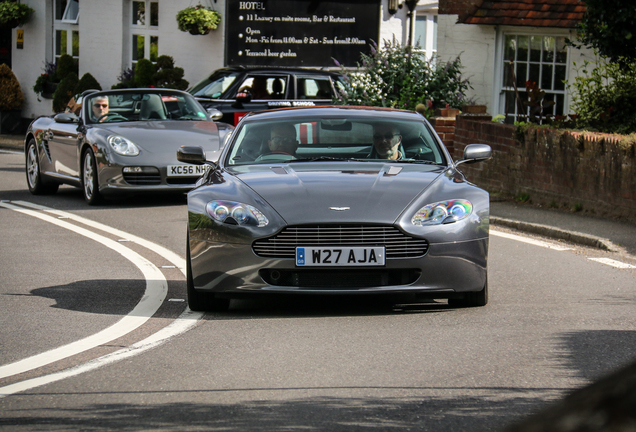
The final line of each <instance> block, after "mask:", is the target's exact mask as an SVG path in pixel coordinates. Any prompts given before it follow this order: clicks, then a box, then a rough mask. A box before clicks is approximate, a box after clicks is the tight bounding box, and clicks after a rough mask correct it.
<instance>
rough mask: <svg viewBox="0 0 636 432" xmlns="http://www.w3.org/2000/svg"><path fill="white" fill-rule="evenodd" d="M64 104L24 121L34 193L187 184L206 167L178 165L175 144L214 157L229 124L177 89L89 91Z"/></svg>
mask: <svg viewBox="0 0 636 432" xmlns="http://www.w3.org/2000/svg"><path fill="white" fill-rule="evenodd" d="M68 110H69V111H70V112H64V113H60V114H57V115H55V116H53V117H40V118H38V119H36V120H34V121H33V122H32V123H31V125H30V126H29V129H28V131H27V134H26V139H25V144H26V145H25V157H26V176H27V184H28V186H29V190H30V191H31V193H33V194H47V193H55V192H57V190H58V187H59V185H60V184H70V185H73V186H77V187H81V188H82V190H83V192H84V198H85V199H86V201H87V202H88V204H96V203H98V202H99V201H101V198H102V196H104V195H107V194H110V193H113V192H151V191H188V190H190V189H192V188H193V187H194V185H195V183H196V181H197V180H198V179H199V178H200V177H201V175H202V174H203V173H204V171H205V169H206V167H205V166H199V167H196V166H192V165H188V164H182V163H180V162H179V161H177V159H176V157H175V152H176V149H177V148H179V146H181V145H183V144H184V143H188V144H192V145H197V146H200V147H202V148H203V149H204V151H205V153H206V157H207V158H208V159H210V160H216V158H217V157H218V155H219V154H220V150H221V147H222V144H223V140H224V139H225V137H226V136H227V135H229V132H231V131H232V130H233V129H234V127H233V126H231V125H228V124H225V123H216V122H214V121H213V119H212V118H211V115H210V114H209V113H207V112H206V111H205V110H204V109H203V107H201V105H200V104H199V103H198V102H197V101H196V100H195V99H194V98H193V97H192V96H191V95H190V94H188V93H186V92H182V91H179V90H169V89H152V88H147V89H125V90H110V91H100V92H96V91H88V92H85V94H84V95H83V96H82V97H81V98H77V100H72V103H71V104H69V108H68ZM218 117H220V113H218Z"/></svg>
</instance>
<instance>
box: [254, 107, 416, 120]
mask: <svg viewBox="0 0 636 432" xmlns="http://www.w3.org/2000/svg"><path fill="white" fill-rule="evenodd" d="M308 116H309V117H311V116H320V117H324V116H334V117H341V116H357V117H368V118H378V117H385V118H386V117H388V118H391V119H393V120H411V121H414V120H415V121H418V120H419V121H421V120H424V117H423V116H422V115H421V114H419V113H417V112H415V111H405V110H399V109H395V108H383V107H367V106H350V105H319V106H315V107H291V108H278V109H270V110H266V111H258V112H251V113H248V114H247V115H246V116H245V117H244V121H245V122H246V123H251V122H261V121H268V120H279V119H288V120H291V119H294V118H300V117H303V118H306V117H308Z"/></svg>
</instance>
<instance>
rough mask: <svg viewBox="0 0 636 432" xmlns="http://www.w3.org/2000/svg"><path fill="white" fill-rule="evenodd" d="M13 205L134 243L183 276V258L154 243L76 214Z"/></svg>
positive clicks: (26, 203) (25, 204)
mask: <svg viewBox="0 0 636 432" xmlns="http://www.w3.org/2000/svg"><path fill="white" fill-rule="evenodd" d="M11 202H12V203H14V204H19V205H21V206H24V207H29V208H33V209H37V210H42V211H45V212H49V213H52V214H55V215H58V216H61V217H65V218H68V219H71V220H74V221H76V222H80V223H82V224H84V225H86V226H90V227H92V228H96V229H98V230H101V231H104V232H107V233H109V234H112V235H115V236H118V237H121V238H124V239H126V240H129V241H132V242H134V243H137V244H138V245H140V246H143V247H145V248H146V249H149V250H151V251H153V252H156V253H157V254H159V255H161V256H162V257H164V258H165V259H167V260H168V261H170V262H171V263H173V264H174V265H175V266H177V268H178V269H179V270H181V272H182V273H183V274H184V275H185V260H184V259H183V258H181V257H180V256H179V255H177V254H176V253H174V252H172V251H171V250H170V249H167V248H165V247H163V246H161V245H158V244H156V243H153V242H151V241H148V240H145V239H142V238H141V237H137V236H135V235H132V234H129V233H127V232H124V231H120V230H118V229H117V228H113V227H110V226H108V225H104V224H101V223H99V222H95V221H92V220H90V219H86V218H83V217H81V216H78V215H76V214H73V213H69V212H65V211H61V210H55V209H52V208H50V207H45V206H41V205H38V204H34V203H30V202H28V201H11Z"/></svg>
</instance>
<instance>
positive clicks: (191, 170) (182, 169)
mask: <svg viewBox="0 0 636 432" xmlns="http://www.w3.org/2000/svg"><path fill="white" fill-rule="evenodd" d="M207 170H208V166H207V165H168V177H199V176H202V175H203V174H205V172H206V171H207Z"/></svg>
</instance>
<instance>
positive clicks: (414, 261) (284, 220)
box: [177, 107, 492, 310]
mask: <svg viewBox="0 0 636 432" xmlns="http://www.w3.org/2000/svg"><path fill="white" fill-rule="evenodd" d="M491 152H492V151H491V149H490V147H489V146H487V145H481V144H471V145H469V146H467V147H466V148H465V151H464V154H463V158H462V159H461V160H458V161H453V160H452V159H451V157H450V155H449V153H448V152H447V150H446V148H445V147H444V145H443V144H442V143H441V141H440V139H439V137H438V136H437V134H436V133H435V131H434V130H433V128H432V127H431V125H430V124H429V123H428V122H427V121H426V119H425V118H424V117H422V116H421V115H420V114H417V113H415V112H407V111H399V110H392V109H384V108H361V107H315V108H290V109H280V110H272V111H263V112H260V113H252V114H249V115H247V116H246V117H245V118H244V119H243V120H242V121H241V122H240V123H239V124H238V125H237V127H236V129H235V130H234V132H233V133H232V136H231V137H230V139H229V140H228V143H227V145H226V146H225V148H224V149H223V151H222V153H221V155H220V158H219V160H218V164H211V165H212V168H211V169H210V170H209V172H208V173H206V174H205V176H204V177H203V178H202V180H201V182H200V184H199V186H198V187H196V188H195V189H193V190H192V191H190V192H189V193H188V240H187V248H186V256H187V258H186V264H187V294H188V304H189V306H190V308H191V309H193V310H224V309H227V308H228V307H229V304H230V299H231V298H233V297H238V296H242V295H243V294H253V293H299V294H300V293H302V294H372V293H412V294H417V296H418V297H424V298H445V299H448V301H449V304H452V305H456V306H483V305H485V304H486V303H487V302H488V282H487V279H488V278H487V257H488V223H489V195H488V193H487V192H486V191H484V190H482V189H480V188H478V187H477V186H475V185H473V184H471V183H469V182H468V181H467V180H466V178H465V177H464V175H463V174H462V173H461V171H460V164H462V163H473V162H478V161H484V160H487V159H489V158H490V157H491ZM177 158H178V159H179V160H180V161H182V162H184V163H185V162H188V163H192V164H198V165H202V164H208V165H209V164H210V163H209V162H206V157H205V154H204V151H203V149H201V148H198V147H196V146H183V147H181V148H180V150H179V151H178V153H177Z"/></svg>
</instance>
